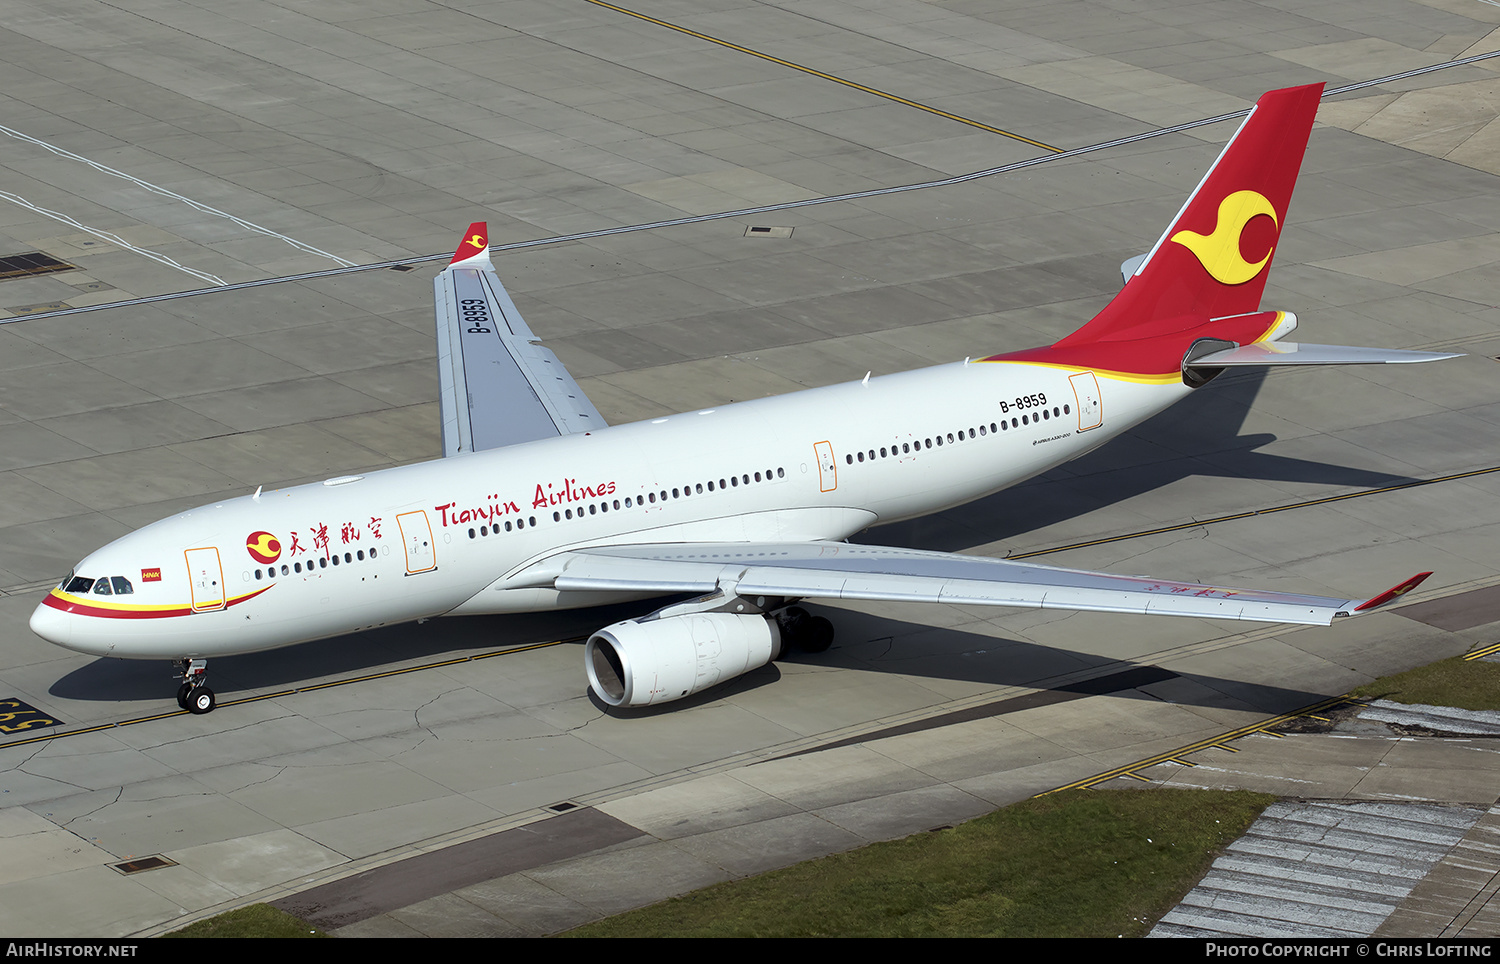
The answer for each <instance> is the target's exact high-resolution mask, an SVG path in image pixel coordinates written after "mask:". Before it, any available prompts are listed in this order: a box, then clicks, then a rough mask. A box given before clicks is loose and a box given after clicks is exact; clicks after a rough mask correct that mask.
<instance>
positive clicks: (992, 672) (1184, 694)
mask: <svg viewBox="0 0 1500 964" xmlns="http://www.w3.org/2000/svg"><path fill="white" fill-rule="evenodd" d="M650 605H652V604H651V603H637V604H634V605H626V606H613V607H608V608H604V609H591V610H589V609H585V610H576V611H571V612H565V613H544V614H534V615H520V616H470V617H461V618H455V619H442V620H433V621H431V622H428V623H425V624H421V625H418V624H406V625H402V626H393V627H389V628H386V629H380V630H374V631H370V632H365V633H358V634H353V635H350V636H343V637H336V638H333V639H325V640H320V641H316V642H311V643H302V644H299V645H296V646H288V647H286V648H284V649H278V650H272V651H268V652H263V653H251V654H245V655H240V656H225V657H216V658H214V659H213V661H212V662H211V664H210V671H211V673H212V679H213V683H214V686H215V688H216V690H217V691H218V692H219V693H220V694H221V702H228V701H230V700H233V699H236V698H238V697H241V696H244V695H249V694H251V693H254V692H256V691H266V690H269V691H272V692H275V691H278V690H284V689H294V688H297V687H300V686H308V685H317V684H320V683H323V682H326V681H328V680H329V679H339V678H348V677H358V676H363V675H366V674H370V673H379V672H382V671H391V670H397V669H400V668H402V667H404V666H411V665H417V664H422V663H427V662H438V661H442V660H444V659H462V658H463V657H464V656H466V655H470V654H473V653H476V652H492V651H494V650H495V649H497V648H499V647H502V646H527V645H530V644H534V643H544V642H550V641H552V640H556V639H571V638H574V637H581V636H583V635H585V634H587V633H588V632H590V631H592V630H593V629H597V628H599V627H601V626H605V625H608V624H609V623H612V622H615V621H618V620H620V619H625V618H629V617H630V616H632V615H639V614H640V613H641V612H642V611H644V609H645V608H647V607H649V606H650ZM913 605H914V606H915V605H916V604H913ZM813 608H817V607H813ZM916 608H917V609H918V610H920V609H923V608H927V607H922V606H916ZM822 611H823V612H825V613H826V614H827V615H828V616H829V617H831V618H833V619H834V620H835V623H836V625H837V626H838V637H837V638H836V639H835V642H834V645H833V647H832V648H831V649H829V650H828V651H827V652H824V653H818V654H807V653H796V652H793V653H790V654H788V655H786V656H784V657H783V658H782V659H781V660H779V661H777V662H775V663H772V664H771V665H769V666H766V667H763V668H761V669H759V670H755V671H753V672H751V673H747V674H745V675H744V676H742V677H739V678H738V679H734V680H731V681H728V682H726V683H724V684H723V685H721V686H717V687H714V688H712V689H709V690H707V691H705V692H703V693H699V694H696V695H695V696H691V697H688V698H686V699H682V700H678V701H675V702H672V703H669V704H666V705H663V706H659V707H648V708H644V709H620V708H608V707H606V706H605V705H604V704H603V703H602V702H601V701H599V700H598V699H597V697H594V696H593V694H592V693H588V694H587V695H588V696H589V698H590V699H591V700H592V701H593V702H594V705H595V706H596V707H598V708H599V709H600V710H601V711H607V713H608V715H609V716H611V717H614V718H616V719H621V720H630V719H635V718H641V717H654V716H657V715H660V714H665V713H673V712H681V711H684V710H689V709H691V708H693V707H695V706H701V705H705V704H708V703H712V702H714V701H716V700H721V699H725V698H730V697H734V696H736V695H739V694H742V693H746V692H749V691H752V690H755V689H759V688H761V687H764V686H772V685H775V684H776V683H777V682H778V681H780V680H781V679H782V676H783V671H782V669H781V664H782V663H789V664H793V665H799V666H807V667H821V668H826V669H846V670H859V671H865V672H875V673H892V674H899V675H902V676H908V677H913V678H916V679H930V680H934V681H940V680H948V681H957V682H962V683H970V684H976V685H978V686H981V687H996V688H1000V687H1021V688H1026V689H1041V690H1042V691H1043V693H1050V694H1052V698H1045V697H1044V698H1042V699H1041V700H1040V702H1043V703H1050V702H1064V701H1066V699H1069V698H1073V697H1083V696H1089V695H1101V694H1105V693H1109V694H1112V695H1115V696H1121V697H1125V698H1128V699H1142V700H1153V701H1158V702H1160V701H1170V702H1172V703H1179V704H1184V705H1189V706H1202V707H1204V708H1215V709H1223V708H1233V709H1243V710H1250V711H1255V712H1262V713H1271V714H1275V713H1284V712H1288V711H1290V710H1293V709H1296V708H1298V707H1302V706H1306V705H1308V704H1310V703H1314V702H1317V701H1318V700H1320V699H1322V698H1323V697H1324V694H1321V693H1314V692H1310V691H1305V690H1298V689H1293V688H1287V687H1283V686H1274V685H1266V684H1261V683H1254V682H1248V681H1244V680H1234V679H1225V678H1220V677H1214V676H1208V675H1204V674H1196V673H1195V674H1179V673H1176V672H1173V671H1170V670H1164V669H1161V668H1159V667H1155V666H1152V665H1150V664H1146V663H1138V662H1134V661H1130V660H1118V661H1117V660H1115V659H1114V658H1112V657H1110V656H1108V655H1099V654H1094V653H1084V652H1078V651H1074V650H1069V649H1064V648H1061V647H1057V646H1048V645H1043V644H1041V643H1034V642H1029V641H1025V640H1017V639H1011V638H1005V637H996V636H990V635H982V634H979V633H973V632H969V631H966V630H963V629H953V628H941V627H934V626H931V625H927V624H924V623H917V622H908V621H904V620H900V619H892V618H886V617H881V616H875V615H870V614H867V613H861V612H858V611H851V610H832V609H825V610H822ZM1118 618H1125V619H1132V618H1138V617H1118ZM1144 618H1151V617H1144ZM1161 618H1165V617H1161ZM1226 625H1227V624H1226ZM571 648H572V649H574V650H575V651H576V652H577V653H578V657H577V664H576V668H574V669H570V670H565V671H564V672H572V673H575V674H576V675H575V676H574V681H575V682H576V685H577V688H578V694H579V695H580V696H582V695H585V693H586V688H587V681H586V679H587V678H586V676H585V674H584V668H583V656H582V648H581V646H579V645H577V644H576V643H575V644H572V646H571ZM518 658H520V659H525V658H526V657H525V656H520V657H518ZM1105 667H1108V671H1107V672H1104V673H1099V672H1098V671H1097V670H1099V669H1103V668H1105ZM1090 670H1094V672H1089V671H1090ZM1077 674H1085V675H1087V677H1088V678H1087V679H1083V680H1081V681H1078V682H1068V683H1058V684H1056V685H1052V686H1046V685H1043V684H1044V683H1045V682H1046V681H1048V680H1055V679H1058V678H1059V677H1066V676H1073V675H1077ZM453 685H454V686H462V685H463V684H462V683H461V682H454V683H453ZM174 688H175V684H174V682H173V680H172V679H171V677H170V674H169V664H167V663H166V662H165V661H154V660H121V659H97V660H94V661H93V662H91V663H89V664H88V665H86V666H82V667H80V668H79V669H77V670H75V671H73V672H71V673H69V674H67V675H66V676H64V677H62V678H61V679H59V680H58V681H57V682H56V683H54V684H53V685H52V687H51V689H50V691H49V692H50V693H51V694H52V695H54V696H57V697H59V698H62V699H69V700H79V701H87V702H104V701H119V702H143V703H146V704H148V706H145V707H141V708H140V709H139V710H136V711H134V712H144V713H149V712H153V711H164V710H166V709H170V708H171V706H172V694H173V692H174ZM1027 699H1030V701H1031V703H1032V704H1035V703H1036V702H1037V701H1036V699H1035V698H1027ZM1006 702H1007V703H1016V704H1017V705H1015V706H1013V707H1012V708H1015V709H1019V708H1023V707H1022V705H1020V702H1018V701H1006ZM1021 702H1023V701H1021ZM156 704H160V705H159V706H158V705H156ZM903 708H905V707H903ZM126 712H131V711H126ZM879 715H880V712H879V711H877V713H876V717H877V718H878V716H879Z"/></svg>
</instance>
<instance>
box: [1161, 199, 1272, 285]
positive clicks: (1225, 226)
mask: <svg viewBox="0 0 1500 964" xmlns="http://www.w3.org/2000/svg"><path fill="white" fill-rule="evenodd" d="M1262 215H1264V216H1265V217H1268V218H1270V219H1271V223H1270V224H1269V225H1264V226H1263V227H1262V229H1261V230H1256V231H1246V228H1248V227H1250V224H1251V222H1253V221H1254V220H1255V219H1256V218H1258V217H1261V216H1262ZM1267 228H1268V229H1269V237H1267V231H1266V230H1265V229H1267ZM1278 228H1279V225H1278V224H1277V223H1276V209H1275V208H1274V207H1272V206H1271V202H1270V201H1267V200H1266V196H1265V195H1264V194H1261V193H1260V192H1259V191H1235V192H1234V193H1233V194H1231V195H1229V196H1228V197H1226V198H1224V200H1222V201H1220V202H1219V218H1218V220H1217V221H1216V222H1215V224H1214V229H1213V231H1212V232H1211V233H1209V234H1199V233H1198V232H1197V231H1178V232H1177V233H1176V234H1174V235H1172V240H1173V241H1174V242H1175V243H1177V244H1180V245H1182V246H1183V247H1184V248H1187V249H1188V250H1189V251H1191V252H1193V256H1194V257H1195V258H1197V259H1198V263H1199V264H1201V265H1203V270H1205V271H1207V272H1208V273H1209V274H1210V275H1212V276H1213V277H1214V280H1215V281H1218V282H1219V283H1220V284H1226V285H1242V284H1244V283H1245V282H1247V281H1249V280H1250V279H1251V278H1254V277H1255V276H1256V275H1258V274H1260V269H1262V268H1264V267H1265V266H1266V262H1268V261H1270V260H1271V252H1272V251H1274V250H1276V232H1277V229H1278ZM1246 247H1251V250H1252V251H1264V252H1265V254H1264V255H1263V256H1262V257H1261V259H1260V260H1259V261H1253V262H1252V261H1250V260H1248V259H1247V258H1246V257H1245V249H1246ZM1251 256H1252V257H1253V256H1254V255H1253V254H1252V255H1251Z"/></svg>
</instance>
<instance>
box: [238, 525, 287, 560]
mask: <svg viewBox="0 0 1500 964" xmlns="http://www.w3.org/2000/svg"><path fill="white" fill-rule="evenodd" d="M245 551H246V552H248V553H250V558H252V559H254V560H255V561H256V562H260V563H264V564H266V565H270V564H271V563H273V562H275V561H276V560H277V559H280V558H281V540H280V539H278V538H276V537H275V536H273V535H271V534H270V533H269V532H252V533H250V534H249V535H248V536H246V537H245Z"/></svg>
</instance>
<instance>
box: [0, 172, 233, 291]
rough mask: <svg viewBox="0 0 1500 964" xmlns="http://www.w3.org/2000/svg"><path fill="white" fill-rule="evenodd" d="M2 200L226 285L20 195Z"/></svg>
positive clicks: (0, 194)
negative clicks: (33, 202)
mask: <svg viewBox="0 0 1500 964" xmlns="http://www.w3.org/2000/svg"><path fill="white" fill-rule="evenodd" d="M0 198H3V199H4V200H6V201H9V202H11V203H12V204H19V205H20V206H21V207H23V208H25V209H26V210H28V211H35V212H36V213H37V214H41V215H44V216H46V217H49V218H51V219H52V220H54V221H61V222H62V223H63V224H67V225H71V226H72V227H75V228H77V229H78V230H80V231H87V232H88V233H89V234H92V235H93V236H94V237H96V238H99V239H101V240H104V241H108V242H109V243H110V244H117V245H119V246H120V247H122V248H124V249H125V250H127V251H134V252H135V253H136V254H139V255H142V256H143V257H147V258H150V259H151V260H152V261H155V262H158V263H159V264H164V265H166V266H167V267H169V268H176V269H177V270H178V271H185V272H187V273H188V274H190V275H192V276H193V277H195V278H197V279H199V280H201V281H207V282H208V283H209V284H215V285H222V284H224V283H225V281H224V279H223V278H220V277H219V276H218V275H212V274H209V273H208V272H206V271H199V270H198V269H197V268H189V267H188V266H187V265H185V264H179V263H177V262H176V261H174V260H172V259H171V258H169V257H167V256H166V255H164V254H158V253H157V252H155V251H148V250H146V249H145V248H142V247H140V246H138V245H134V244H131V243H130V242H129V241H126V240H125V239H124V238H122V237H120V236H119V235H118V234H111V233H109V232H108V231H105V230H102V229H100V228H91V227H89V226H88V225H87V224H83V223H82V222H80V221H76V220H74V219H73V218H70V217H68V216H67V215H66V214H62V213H59V212H57V211H50V210H48V209H47V208H44V207H39V206H37V205H35V204H32V203H31V202H30V201H28V200H26V199H25V198H23V197H22V196H21V195H19V194H12V193H10V192H9V191H0Z"/></svg>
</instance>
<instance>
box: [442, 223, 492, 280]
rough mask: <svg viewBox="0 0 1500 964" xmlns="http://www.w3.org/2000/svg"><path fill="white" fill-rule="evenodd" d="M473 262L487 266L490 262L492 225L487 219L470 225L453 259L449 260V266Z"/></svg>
mask: <svg viewBox="0 0 1500 964" xmlns="http://www.w3.org/2000/svg"><path fill="white" fill-rule="evenodd" d="M471 262H474V263H483V264H484V265H486V266H487V265H488V264H489V263H490V226H489V222H487V221H475V222H474V223H473V224H471V225H469V230H468V232H467V233H466V234H465V235H464V239H463V240H462V241H460V242H458V250H457V251H455V252H453V260H452V261H450V262H448V267H450V268H452V267H454V266H455V265H467V264H470V263H471Z"/></svg>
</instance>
